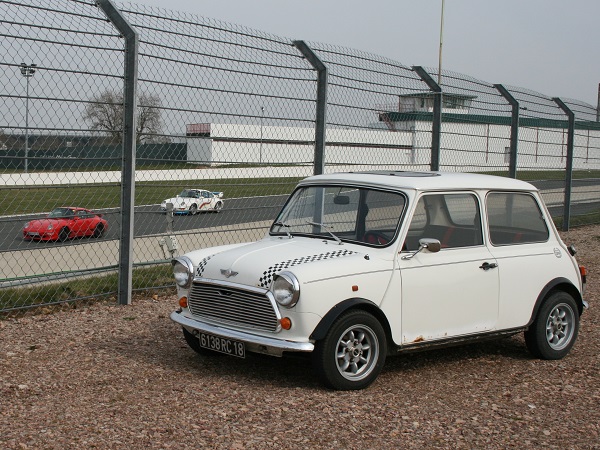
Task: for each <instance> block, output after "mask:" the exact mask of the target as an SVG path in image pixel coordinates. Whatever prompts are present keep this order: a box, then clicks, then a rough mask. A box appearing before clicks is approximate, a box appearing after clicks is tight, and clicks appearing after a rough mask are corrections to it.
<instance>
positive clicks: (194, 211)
mask: <svg viewBox="0 0 600 450" xmlns="http://www.w3.org/2000/svg"><path fill="white" fill-rule="evenodd" d="M189 211H190V214H191V215H192V216H194V215H196V214H197V213H198V205H196V204H195V203H194V204H193V205H190V209H189Z"/></svg>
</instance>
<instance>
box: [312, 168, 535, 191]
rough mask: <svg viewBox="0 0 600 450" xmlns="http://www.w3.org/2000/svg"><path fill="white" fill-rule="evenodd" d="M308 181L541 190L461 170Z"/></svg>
mask: <svg viewBox="0 0 600 450" xmlns="http://www.w3.org/2000/svg"><path fill="white" fill-rule="evenodd" d="M305 183H306V184H315V183H336V184H337V183H351V184H356V183H358V184H366V185H370V186H374V187H385V188H390V187H391V188H402V189H414V190H417V191H424V190H458V189H465V190H471V189H485V190H489V189H494V190H523V191H537V188H536V187H535V186H533V185H532V184H530V183H527V182H525V181H521V180H516V179H514V178H508V177H500V176H495V175H482V174H477V173H457V172H404V171H372V172H345V173H332V174H323V175H313V176H311V177H308V178H305V179H304V180H302V181H301V184H305Z"/></svg>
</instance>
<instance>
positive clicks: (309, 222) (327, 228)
mask: <svg viewBox="0 0 600 450" xmlns="http://www.w3.org/2000/svg"><path fill="white" fill-rule="evenodd" d="M306 223H307V224H309V225H312V226H317V227H321V228H325V231H327V232H328V233H329V234H330V235H331V237H332V238H334V239H335V240H336V242H337V243H338V244H339V245H342V240H341V239H340V238H339V237H337V236H336V235H335V234H333V232H331V231H330V230H333V225H327V224H324V223H318V222H311V221H307V222H306Z"/></svg>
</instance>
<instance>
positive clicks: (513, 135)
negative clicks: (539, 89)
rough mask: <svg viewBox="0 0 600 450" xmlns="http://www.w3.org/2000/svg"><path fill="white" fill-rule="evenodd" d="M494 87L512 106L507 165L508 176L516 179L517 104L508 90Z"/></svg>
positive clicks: (497, 86) (499, 86)
mask: <svg viewBox="0 0 600 450" xmlns="http://www.w3.org/2000/svg"><path fill="white" fill-rule="evenodd" d="M494 87H495V88H496V89H497V90H498V92H500V94H501V95H502V97H504V99H505V100H506V101H507V102H508V103H510V105H511V106H512V114H511V118H510V162H509V164H508V176H509V177H510V178H517V154H518V153H517V151H518V150H517V146H518V143H519V102H518V101H517V100H516V99H515V98H514V97H513V96H512V94H511V93H510V92H508V90H507V89H506V88H505V87H504V86H502V85H501V84H495V85H494Z"/></svg>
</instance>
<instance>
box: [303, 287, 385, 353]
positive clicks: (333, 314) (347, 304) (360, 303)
mask: <svg viewBox="0 0 600 450" xmlns="http://www.w3.org/2000/svg"><path fill="white" fill-rule="evenodd" d="M349 309H360V310H363V311H366V312H368V313H371V314H373V316H375V318H376V319H377V320H379V322H380V323H381V325H382V326H383V329H384V331H385V335H386V338H387V340H388V348H390V347H394V346H395V344H394V343H393V341H392V339H391V328H390V324H389V322H388V320H387V317H386V316H385V314H384V313H383V311H382V310H381V309H380V308H379V307H378V306H377V305H376V304H375V303H373V302H372V301H370V300H367V299H364V298H360V297H354V298H349V299H347V300H344V301H342V302H340V303H338V304H337V305H335V306H334V307H333V308H331V309H330V310H329V311H328V312H327V314H325V316H323V318H322V319H321V321H320V322H319V324H318V325H317V326H316V327H315V329H314V330H313V332H312V333H311V335H310V339H311V340H313V341H319V340H321V339H324V338H325V336H326V335H327V332H328V331H329V329H330V328H331V326H332V325H333V322H335V321H336V319H337V318H338V317H340V316H341V315H342V314H343V313H344V312H346V311H348V310H349ZM389 344H392V345H391V346H390V345H389Z"/></svg>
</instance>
